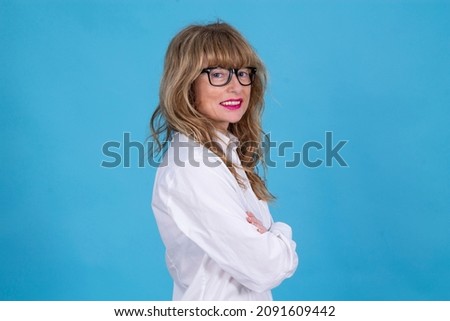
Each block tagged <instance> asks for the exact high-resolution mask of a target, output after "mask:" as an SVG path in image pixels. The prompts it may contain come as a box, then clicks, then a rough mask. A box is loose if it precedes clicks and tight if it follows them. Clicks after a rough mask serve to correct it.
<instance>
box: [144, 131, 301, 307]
mask: <svg viewBox="0 0 450 321" xmlns="http://www.w3.org/2000/svg"><path fill="white" fill-rule="evenodd" d="M218 135H219V137H220V140H221V141H220V142H218V143H219V144H220V145H221V146H222V148H223V149H224V151H227V152H226V153H227V155H228V156H229V157H231V160H232V161H233V163H235V164H236V165H238V166H239V165H240V161H239V157H238V155H237V153H236V148H235V146H236V144H234V143H235V142H236V140H237V139H236V137H234V136H233V137H232V140H231V141H230V138H228V137H227V136H226V135H224V134H221V133H218ZM232 146H234V148H230V147H232ZM227 148H228V150H227ZM238 173H239V174H240V175H241V176H242V177H243V181H244V183H245V185H246V188H241V187H240V186H239V184H238V182H237V181H236V179H235V177H234V176H233V175H232V173H231V172H230V171H229V169H228V168H227V167H226V165H225V164H224V163H223V162H222V161H221V160H220V158H219V157H217V156H216V155H215V154H213V153H212V152H211V151H209V150H208V149H206V148H205V147H204V146H201V145H199V144H198V143H196V142H194V141H193V140H191V139H190V138H188V137H187V136H185V135H183V134H181V133H177V134H175V135H174V138H173V140H172V142H171V145H170V146H169V148H168V150H167V152H166V155H165V156H164V159H163V162H162V164H161V166H160V167H159V168H158V171H157V174H156V179H155V185H154V190H153V199H152V208H153V212H154V214H155V218H156V222H157V224H158V228H159V231H160V234H161V238H162V240H163V242H164V244H165V246H166V263H167V267H168V269H169V272H170V274H171V276H172V278H173V280H174V290H173V300H191V301H192V300H236V301H241V300H272V294H271V289H272V288H274V287H276V286H277V285H279V284H280V283H281V282H282V281H283V280H284V279H286V278H288V277H290V276H291V275H292V274H293V273H294V271H295V269H296V268H297V264H298V258H297V254H296V252H295V248H296V244H295V242H294V241H293V240H292V232H291V228H290V227H289V226H288V225H286V224H284V223H281V222H277V223H274V222H273V220H272V216H271V215H270V212H269V208H268V206H267V203H266V202H264V201H260V200H258V198H257V197H256V195H255V194H254V192H253V190H252V189H251V187H250V183H249V181H248V179H247V176H246V175H245V172H244V171H243V170H242V169H239V170H238ZM247 211H250V212H252V213H253V214H254V215H255V216H256V217H257V218H258V219H259V220H260V221H261V222H262V223H263V225H264V226H265V227H266V228H267V229H268V232H266V233H263V234H261V233H259V232H258V231H257V230H256V228H255V226H253V225H251V224H249V223H248V222H247V220H246V219H247V214H246V212H247Z"/></svg>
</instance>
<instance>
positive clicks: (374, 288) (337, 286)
mask: <svg viewBox="0 0 450 321" xmlns="http://www.w3.org/2000/svg"><path fill="white" fill-rule="evenodd" d="M217 19H223V20H225V21H227V22H229V23H231V24H233V25H234V26H235V27H236V28H238V29H239V30H240V31H241V32H242V33H243V34H244V35H245V36H246V37H247V38H248V39H249V41H250V42H251V43H252V45H253V46H254V47H255V48H256V50H257V51H258V53H259V55H260V56H261V58H262V59H263V60H264V61H265V63H266V65H267V68H268V70H269V73H270V82H269V88H268V92H267V95H266V111H265V116H264V127H265V130H266V131H267V132H270V133H271V137H272V139H273V140H274V141H277V142H282V141H292V142H293V144H294V147H293V148H290V149H288V150H286V154H285V155H284V156H279V157H276V155H275V156H274V160H276V162H277V165H276V166H274V167H272V168H270V169H269V173H268V181H269V185H270V188H271V190H272V191H273V193H274V194H276V196H277V197H278V201H277V202H276V203H275V204H273V205H272V207H271V208H272V214H273V216H274V217H275V218H276V219H277V220H281V221H285V222H287V223H289V224H290V225H291V226H292V227H293V230H294V238H295V240H296V241H297V243H298V250H299V254H300V258H301V263H300V266H299V269H298V270H297V272H296V274H295V275H294V276H293V277H292V278H290V279H288V280H286V281H285V282H284V283H283V284H282V285H281V286H280V287H278V288H277V289H275V291H274V297H275V299H277V300H449V299H450V268H449V267H450V218H449V214H450V204H449V202H450V201H449V200H450V184H449V183H450V164H449V159H450V131H449V129H448V127H449V120H450V112H449V108H450V90H449V89H450V3H449V2H448V1H425V0H424V1H334V0H333V1H332V0H330V1H313V0H310V1H256V0H255V1H223V0H222V1H199V0H198V1H183V0H179V1H173V0H172V1H161V0H160V1H125V0H122V1H100V0H96V1H93V0H89V1H43V0H40V1H5V0H0V46H1V50H0V61H1V63H0V105H1V132H0V134H1V140H2V147H1V166H0V177H1V183H0V202H1V204H0V206H1V207H0V209H1V216H0V258H1V263H0V299H2V300H170V299H171V291H172V281H171V279H170V276H169V274H168V272H167V270H166V267H165V263H164V248H163V245H162V242H161V240H160V237H159V234H158V231H157V227H156V224H155V221H154V218H153V214H152V212H151V207H150V202H151V191H152V184H153V178H154V174H155V168H153V167H152V166H148V165H147V166H145V167H144V168H140V167H139V166H138V152H137V148H135V149H133V150H132V158H131V166H130V168H124V167H123V166H119V167H117V168H110V169H107V168H104V167H102V166H101V163H102V161H104V160H111V159H110V158H108V157H106V156H105V155H103V153H102V146H103V144H104V143H105V142H108V141H117V142H122V141H123V134H124V133H130V135H131V139H132V140H134V141H139V142H144V141H145V139H146V138H147V135H148V134H149V130H148V120H149V117H150V115H151V113H152V111H153V110H154V108H155V106H156V104H157V102H158V88H159V80H160V77H161V71H162V63H163V57H164V53H165V50H166V48H167V45H168V43H169V41H170V39H171V38H172V37H173V36H174V35H175V34H176V32H178V31H179V30H180V29H181V28H183V27H184V26H186V25H188V24H190V23H205V22H211V21H215V20H217ZM327 131H331V132H333V140H334V144H335V143H337V142H338V141H339V140H348V143H347V144H346V145H345V146H344V147H343V148H342V149H341V151H340V154H341V156H342V157H343V158H344V159H345V161H346V162H347V163H348V165H349V166H348V167H342V166H339V164H337V163H336V162H333V166H331V167H326V166H324V165H322V166H319V167H317V168H308V167H306V166H304V165H302V164H299V165H298V166H295V167H293V168H288V167H287V166H285V161H289V160H291V159H292V157H293V155H294V153H296V152H299V151H301V148H302V145H303V144H304V143H306V142H308V141H318V142H321V143H322V144H324V139H325V132H327ZM118 151H119V152H120V149H118ZM310 157H311V158H312V159H314V158H316V157H321V158H323V157H324V154H323V150H322V151H317V152H315V153H313V154H311V155H310Z"/></svg>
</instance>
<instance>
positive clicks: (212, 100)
mask: <svg viewBox="0 0 450 321" xmlns="http://www.w3.org/2000/svg"><path fill="white" fill-rule="evenodd" d="M193 89H194V95H195V106H196V108H197V110H198V111H199V112H200V113H201V114H203V115H204V116H205V117H207V118H208V119H210V120H211V122H212V123H213V124H214V126H215V127H216V129H217V130H220V131H223V132H226V131H227V129H228V125H229V124H230V123H232V124H234V123H237V122H239V121H240V120H241V118H242V116H244V114H245V112H246V111H247V108H248V103H249V100H250V92H251V86H242V85H241V84H240V83H239V81H238V79H237V78H236V75H233V77H232V78H231V81H230V82H229V83H228V84H227V85H225V86H222V87H215V86H212V85H211V84H210V83H209V80H208V74H206V73H202V74H200V76H198V78H197V79H196V80H195V81H194V87H193Z"/></svg>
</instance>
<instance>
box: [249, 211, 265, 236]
mask: <svg viewBox="0 0 450 321" xmlns="http://www.w3.org/2000/svg"><path fill="white" fill-rule="evenodd" d="M247 222H249V223H250V224H252V225H254V226H255V227H256V230H257V231H258V232H259V233H261V234H263V233H266V232H267V229H266V228H265V227H264V225H262V223H261V221H260V220H258V219H257V218H256V217H255V215H254V214H253V213H252V212H247Z"/></svg>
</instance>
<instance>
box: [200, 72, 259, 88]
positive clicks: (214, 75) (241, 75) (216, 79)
mask: <svg viewBox="0 0 450 321" xmlns="http://www.w3.org/2000/svg"><path fill="white" fill-rule="evenodd" d="M201 73H207V74H208V79H209V83H210V84H211V85H212V86H215V87H221V86H225V85H227V84H228V83H230V81H231V78H232V77H233V74H235V75H236V77H237V80H238V81H239V83H240V84H241V85H242V86H250V85H251V84H252V82H253V80H254V79H255V75H256V68H255V67H244V68H240V69H239V68H228V69H226V68H221V67H208V68H205V69H203V70H202V72H201Z"/></svg>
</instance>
